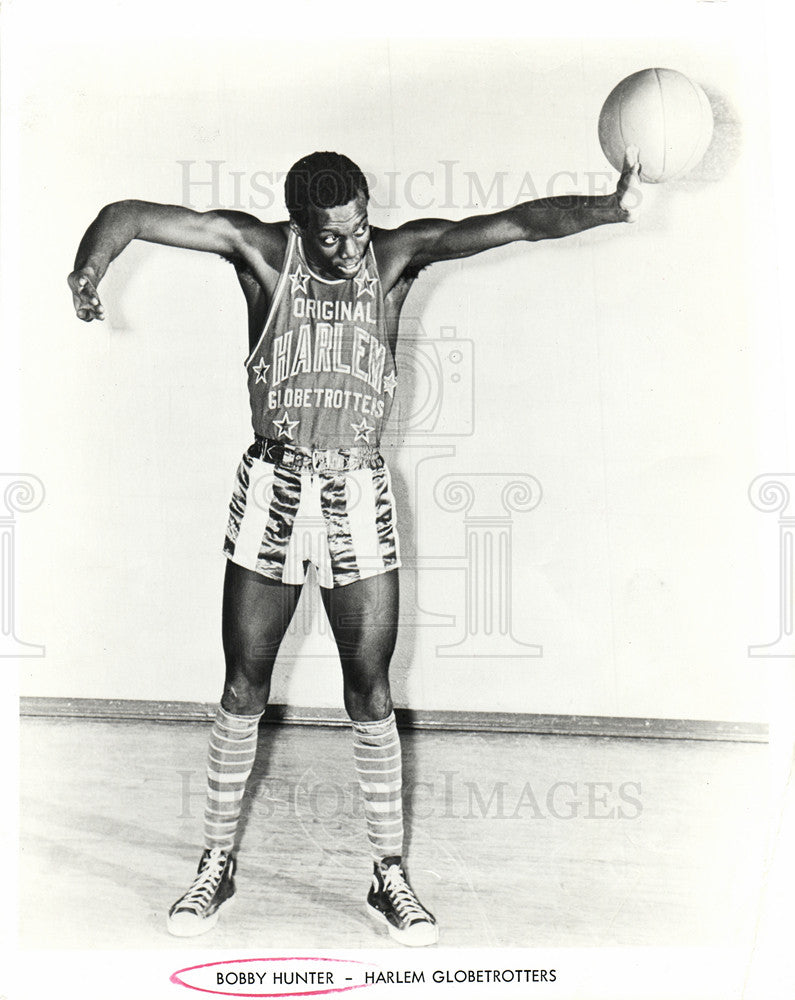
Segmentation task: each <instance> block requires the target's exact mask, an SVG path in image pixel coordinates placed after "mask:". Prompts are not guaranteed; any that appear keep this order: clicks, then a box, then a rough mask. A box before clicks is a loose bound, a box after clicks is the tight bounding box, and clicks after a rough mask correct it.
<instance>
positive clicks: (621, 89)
mask: <svg viewBox="0 0 795 1000" xmlns="http://www.w3.org/2000/svg"><path fill="white" fill-rule="evenodd" d="M712 128H713V119H712V107H711V106H710V103H709V100H708V98H707V95H706V94H705V93H704V91H703V90H702V89H701V87H699V85H698V84H697V83H694V82H693V81H692V80H690V79H688V77H686V76H685V75H684V74H683V73H679V72H677V71H676V70H675V69H643V70H641V71H640V72H638V73H633V74H632V76H628V77H627V78H626V79H625V80H622V81H621V83H619V84H618V86H617V87H615V88H614V89H613V90H612V91H611V93H610V96H609V97H608V98H607V100H606V101H605V103H604V107H603V108H602V113H601V114H600V115H599V142H600V143H601V146H602V150H603V151H604V154H605V156H606V157H607V159H608V160H609V161H610V163H611V164H612V165H613V166H614V167H615V168H616V170H620V169H621V165H622V163H623V161H624V151H625V149H626V148H627V146H637V147H638V149H639V150H640V165H641V174H640V176H641V180H644V181H650V182H651V183H653V184H656V183H659V182H660V181H668V180H671V179H672V178H674V177H683V176H684V175H685V174H686V173H688V171H690V170H692V169H693V167H695V166H696V165H697V164H698V163H700V162H701V160H702V158H703V156H704V154H705V153H706V151H707V147H708V146H709V144H710V141H711V139H712Z"/></svg>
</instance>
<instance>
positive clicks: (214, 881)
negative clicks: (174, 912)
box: [178, 848, 226, 914]
mask: <svg viewBox="0 0 795 1000" xmlns="http://www.w3.org/2000/svg"><path fill="white" fill-rule="evenodd" d="M225 864H226V856H225V853H224V852H223V851H222V850H221V849H220V848H213V849H212V850H211V851H210V853H209V855H208V857H207V860H206V861H205V864H204V867H203V868H202V869H201V871H200V872H199V873H198V874H197V876H196V878H195V879H194V880H193V885H191V887H190V889H188V891H187V892H186V893H185V895H184V896H183V897H182V899H181V900H180V901H179V907H178V909H180V910H192V911H193V912H194V913H197V914H198V913H201V911H202V910H203V909H204V908H205V907H206V906H207V904H208V903H209V901H210V900H211V899H212V897H213V893H214V892H215V890H216V889H217V888H218V883H219V882H220V881H221V876H222V875H223V872H224V865H225Z"/></svg>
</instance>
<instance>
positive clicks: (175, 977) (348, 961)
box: [169, 955, 377, 997]
mask: <svg viewBox="0 0 795 1000" xmlns="http://www.w3.org/2000/svg"><path fill="white" fill-rule="evenodd" d="M246 962H329V963H332V962H333V963H335V964H336V965H354V966H362V965H365V966H367V967H368V968H371V969H376V968H377V966H375V965H373V964H372V963H371V962H359V961H357V960H356V959H353V958H318V957H316V956H311V955H307V956H305V957H301V956H297V955H290V956H286V957H284V958H231V959H229V960H228V961H226V962H206V963H205V964H203V965H188V966H186V967H185V968H184V969H177V971H176V972H173V973H172V974H171V975H170V976H169V982H172V983H174V984H175V985H178V986H185V987H187V989H189V990H197V991H198V992H199V993H212V994H214V995H215V996H224V997H316V996H327V995H328V994H330V993H347V991H348V990H361V989H363V988H364V987H366V986H372V985H374V984H373V983H353V984H352V985H350V986H336V985H335V986H332V987H330V988H329V989H325V990H301V991H298V990H294V991H290V992H287V993H236V992H233V991H232V990H224V989H209V988H207V987H205V986H194V984H193V983H186V982H185V981H184V980H183V979H181V978H180V975H181V974H182V973H183V972H194V971H196V970H198V969H212V968H216V967H218V966H224V967H225V968H226V967H228V966H235V965H244V964H245V963H246ZM230 971H234V969H233V968H232V969H230ZM217 985H220V984H217ZM229 985H230V986H232V985H237V984H232V983H230V984H229ZM252 985H253V984H252ZM307 985H309V984H307Z"/></svg>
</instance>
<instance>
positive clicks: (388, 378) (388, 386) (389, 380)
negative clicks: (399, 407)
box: [384, 372, 397, 396]
mask: <svg viewBox="0 0 795 1000" xmlns="http://www.w3.org/2000/svg"><path fill="white" fill-rule="evenodd" d="M396 385H397V378H396V377H395V373H394V372H390V373H389V374H388V375H384V392H388V393H389V395H390V396H394V394H395V386H396Z"/></svg>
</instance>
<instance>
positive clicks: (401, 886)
mask: <svg viewBox="0 0 795 1000" xmlns="http://www.w3.org/2000/svg"><path fill="white" fill-rule="evenodd" d="M383 878H384V889H385V890H386V891H387V892H388V893H389V896H390V899H391V900H392V903H393V905H394V907H395V909H396V910H397V914H398V916H399V917H400V919H401V920H406V921H408V922H411V921H413V920H416V919H420V920H428V917H429V914H428V912H427V910H425V909H424V907H423V906H422V904H421V903H420V901H419V900H418V899H417V897H416V896H415V895H414V892H413V891H412V888H411V886H410V885H409V884H408V882H407V881H406V879H405V876H404V875H403V872H402V871H401V870H400V868H398V866H397V865H391V866H390V867H389V868H387V870H386V871H385V872H384V873H383Z"/></svg>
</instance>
